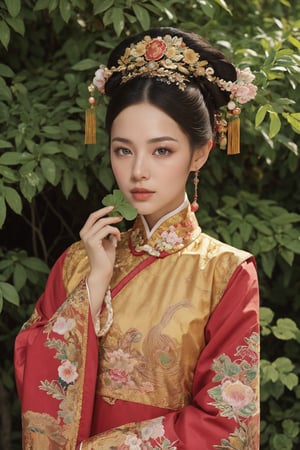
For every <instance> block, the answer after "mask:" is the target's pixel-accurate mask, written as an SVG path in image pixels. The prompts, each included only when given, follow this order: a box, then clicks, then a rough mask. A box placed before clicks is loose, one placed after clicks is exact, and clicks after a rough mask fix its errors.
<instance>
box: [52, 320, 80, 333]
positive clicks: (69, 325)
mask: <svg viewBox="0 0 300 450" xmlns="http://www.w3.org/2000/svg"><path fill="white" fill-rule="evenodd" d="M75 325H76V322H75V320H74V319H67V320H66V319H65V318H64V317H62V316H59V317H58V318H57V319H56V322H55V323H54V325H53V327H52V330H53V331H54V332H55V333H57V334H61V335H64V334H66V333H67V332H68V331H71V330H72V329H73V328H74V327H75Z"/></svg>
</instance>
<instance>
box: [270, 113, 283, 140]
mask: <svg viewBox="0 0 300 450" xmlns="http://www.w3.org/2000/svg"><path fill="white" fill-rule="evenodd" d="M269 115H270V127H269V136H270V138H271V139H273V138H274V137H275V136H276V134H278V133H279V131H280V128H281V121H280V119H279V116H278V114H277V113H276V112H274V111H269Z"/></svg>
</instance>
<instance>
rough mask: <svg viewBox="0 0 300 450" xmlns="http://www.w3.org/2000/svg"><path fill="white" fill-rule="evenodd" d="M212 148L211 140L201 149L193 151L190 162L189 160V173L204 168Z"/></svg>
mask: <svg viewBox="0 0 300 450" xmlns="http://www.w3.org/2000/svg"><path fill="white" fill-rule="evenodd" d="M212 146H213V141H212V139H210V140H209V141H208V142H207V144H205V145H203V146H202V147H197V148H195V150H194V152H193V156H192V160H191V166H190V171H191V172H195V171H196V170H199V169H201V167H203V166H204V164H205V163H206V161H207V159H208V157H209V154H210V151H211V149H212Z"/></svg>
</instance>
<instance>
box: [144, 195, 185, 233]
mask: <svg viewBox="0 0 300 450" xmlns="http://www.w3.org/2000/svg"><path fill="white" fill-rule="evenodd" d="M188 204H189V199H188V197H187V194H185V197H184V200H183V202H182V203H181V204H180V205H179V206H178V207H177V208H175V209H173V210H172V211H170V212H168V213H167V214H165V215H164V216H162V217H161V218H160V219H159V220H158V221H157V222H156V223H155V224H154V225H153V226H152V227H149V224H148V222H147V220H146V218H145V217H144V216H141V219H142V222H143V224H144V227H145V231H146V234H147V238H148V239H149V238H150V237H151V236H152V234H153V233H155V231H156V230H157V229H158V228H159V227H160V225H161V224H162V223H163V222H164V221H165V220H167V219H168V218H169V217H172V216H174V215H175V214H177V213H178V212H179V211H181V210H183V209H184V208H186V207H187V206H188Z"/></svg>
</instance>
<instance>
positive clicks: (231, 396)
mask: <svg viewBox="0 0 300 450" xmlns="http://www.w3.org/2000/svg"><path fill="white" fill-rule="evenodd" d="M221 389H222V398H223V400H224V401H225V402H226V403H228V404H229V405H230V406H231V407H232V408H233V409H234V410H236V411H239V410H242V409H243V408H244V407H245V406H247V405H249V403H250V402H252V400H253V399H254V392H253V389H252V388H251V387H250V386H246V385H245V384H243V383H241V382H240V381H234V382H231V381H229V380H227V381H225V383H222V386H221Z"/></svg>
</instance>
